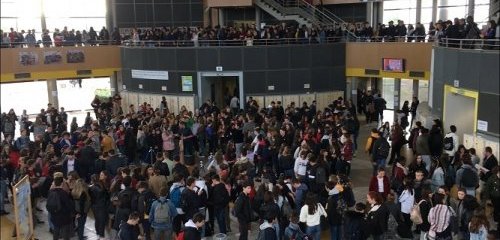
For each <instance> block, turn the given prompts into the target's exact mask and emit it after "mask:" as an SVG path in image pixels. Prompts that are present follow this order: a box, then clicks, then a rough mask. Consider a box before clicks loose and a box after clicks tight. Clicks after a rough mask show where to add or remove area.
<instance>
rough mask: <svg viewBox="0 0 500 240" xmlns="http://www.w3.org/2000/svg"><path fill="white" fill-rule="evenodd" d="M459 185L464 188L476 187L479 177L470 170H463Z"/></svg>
mask: <svg viewBox="0 0 500 240" xmlns="http://www.w3.org/2000/svg"><path fill="white" fill-rule="evenodd" d="M460 184H461V185H462V186H464V187H466V188H473V187H477V185H478V184H479V176H478V175H477V174H476V173H475V172H474V171H472V169H470V168H464V170H463V172H462V179H461V181H460Z"/></svg>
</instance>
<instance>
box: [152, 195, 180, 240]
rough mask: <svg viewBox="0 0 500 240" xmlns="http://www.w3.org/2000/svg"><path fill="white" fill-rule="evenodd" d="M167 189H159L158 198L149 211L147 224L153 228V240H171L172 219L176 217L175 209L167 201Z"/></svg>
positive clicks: (170, 202)
mask: <svg viewBox="0 0 500 240" xmlns="http://www.w3.org/2000/svg"><path fill="white" fill-rule="evenodd" d="M167 192H168V190H167V188H166V187H164V188H162V189H160V198H158V199H157V200H155V201H154V202H153V203H152V204H151V209H150V211H149V222H150V223H151V228H153V232H154V233H153V239H154V240H163V239H167V240H171V239H172V236H173V235H172V233H173V232H172V230H173V226H172V223H173V221H174V217H175V216H177V209H176V208H175V206H174V204H173V203H172V201H170V200H168V199H167Z"/></svg>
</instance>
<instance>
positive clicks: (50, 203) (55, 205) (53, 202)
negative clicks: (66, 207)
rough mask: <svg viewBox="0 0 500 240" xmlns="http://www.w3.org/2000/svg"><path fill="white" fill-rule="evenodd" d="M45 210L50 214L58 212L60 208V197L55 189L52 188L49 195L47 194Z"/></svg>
mask: <svg viewBox="0 0 500 240" xmlns="http://www.w3.org/2000/svg"><path fill="white" fill-rule="evenodd" d="M46 208H47V211H49V212H50V213H51V214H55V213H59V212H60V211H61V210H62V203H61V197H60V196H59V193H57V190H52V191H50V192H49V196H47V205H46Z"/></svg>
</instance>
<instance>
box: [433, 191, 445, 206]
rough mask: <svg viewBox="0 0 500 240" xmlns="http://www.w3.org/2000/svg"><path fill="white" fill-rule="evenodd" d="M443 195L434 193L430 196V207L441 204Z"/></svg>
mask: <svg viewBox="0 0 500 240" xmlns="http://www.w3.org/2000/svg"><path fill="white" fill-rule="evenodd" d="M443 200H444V195H443V194H441V193H434V194H433V195H432V205H434V206H436V205H438V204H443Z"/></svg>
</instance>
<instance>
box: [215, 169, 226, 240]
mask: <svg viewBox="0 0 500 240" xmlns="http://www.w3.org/2000/svg"><path fill="white" fill-rule="evenodd" d="M212 189H213V190H212V194H211V195H210V197H211V198H212V203H213V205H214V213H215V218H216V219H217V224H218V225H219V231H220V232H221V233H224V234H225V233H226V232H227V231H226V221H227V220H226V207H227V206H228V204H229V192H228V191H227V189H226V185H225V184H224V183H222V182H221V181H220V177H219V175H213V176H212Z"/></svg>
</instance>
